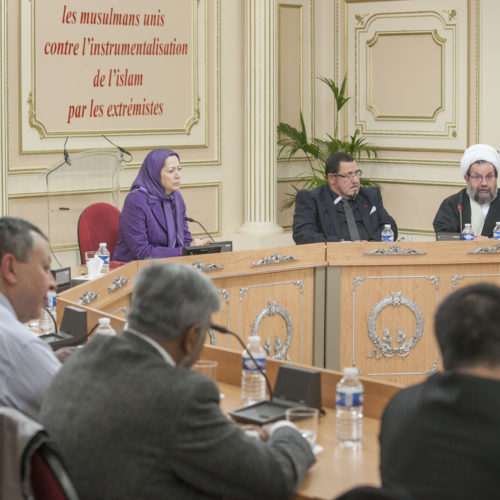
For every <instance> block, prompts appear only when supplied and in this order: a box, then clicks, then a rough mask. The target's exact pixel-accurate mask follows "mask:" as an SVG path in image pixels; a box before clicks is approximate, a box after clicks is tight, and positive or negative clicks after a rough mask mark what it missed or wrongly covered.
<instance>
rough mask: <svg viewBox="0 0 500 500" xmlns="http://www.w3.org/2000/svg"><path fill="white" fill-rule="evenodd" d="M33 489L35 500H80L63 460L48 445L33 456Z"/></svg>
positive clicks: (37, 450) (42, 446)
mask: <svg viewBox="0 0 500 500" xmlns="http://www.w3.org/2000/svg"><path fill="white" fill-rule="evenodd" d="M31 489H32V491H33V495H34V497H35V500H47V499H50V500H78V494H77V493H76V491H75V488H74V487H73V484H72V482H71V479H70V478H69V476H68V474H67V472H66V469H65V468H64V465H63V463H62V461H61V459H60V458H59V456H58V455H57V454H56V453H55V452H54V450H53V449H52V447H51V446H50V445H49V444H48V443H44V444H42V445H41V446H40V447H39V448H38V449H36V450H35V451H34V452H33V455H32V456H31Z"/></svg>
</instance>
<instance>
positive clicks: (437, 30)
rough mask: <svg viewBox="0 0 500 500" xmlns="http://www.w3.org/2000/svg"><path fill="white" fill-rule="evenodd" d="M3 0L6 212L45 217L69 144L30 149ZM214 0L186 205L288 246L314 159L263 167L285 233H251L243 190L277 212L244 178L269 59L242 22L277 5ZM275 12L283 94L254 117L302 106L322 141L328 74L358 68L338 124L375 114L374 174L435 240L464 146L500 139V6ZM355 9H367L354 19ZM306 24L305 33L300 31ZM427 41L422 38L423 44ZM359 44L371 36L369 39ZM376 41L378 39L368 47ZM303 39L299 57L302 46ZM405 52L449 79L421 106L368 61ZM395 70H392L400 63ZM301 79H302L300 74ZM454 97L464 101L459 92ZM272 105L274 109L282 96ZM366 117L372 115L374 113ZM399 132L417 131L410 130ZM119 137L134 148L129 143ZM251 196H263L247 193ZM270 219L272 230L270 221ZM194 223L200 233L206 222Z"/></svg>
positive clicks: (412, 231) (398, 5)
mask: <svg viewBox="0 0 500 500" xmlns="http://www.w3.org/2000/svg"><path fill="white" fill-rule="evenodd" d="M0 2H1V10H0V15H1V19H0V21H1V25H2V28H4V29H2V38H1V39H0V43H1V55H2V64H1V66H0V71H1V72H2V75H1V76H2V88H1V92H2V93H1V100H2V102H1V104H2V107H1V112H0V120H1V124H2V135H1V140H2V144H1V146H2V147H1V152H0V162H1V165H0V166H1V171H2V192H1V200H0V201H1V205H2V212H3V213H9V214H11V215H23V216H25V217H27V218H30V219H32V220H34V221H36V222H37V223H39V224H40V225H41V226H42V227H44V223H43V220H42V219H43V215H44V213H45V206H46V205H45V197H44V192H45V186H44V182H43V177H42V176H41V173H42V172H43V170H44V169H45V168H47V167H48V166H50V165H51V164H52V163H54V162H55V161H57V160H59V159H60V158H61V154H60V151H57V152H56V153H43V154H42V153H34V154H20V134H19V109H20V96H19V78H20V68H19V48H18V41H19V32H20V28H21V27H20V24H19V23H20V19H19V4H18V2H17V1H15V0H0ZM249 2H251V3H250V4H249ZM207 5H209V10H210V11H211V17H209V22H208V26H209V30H211V33H212V34H213V39H212V42H210V44H213V45H210V44H209V46H208V47H207V50H208V51H209V53H210V54H211V56H210V57H213V60H212V61H211V65H210V75H209V78H208V85H211V86H213V88H212V87H211V88H212V91H213V92H212V93H211V94H210V98H209V101H210V102H209V106H210V111H209V113H210V118H209V121H210V125H209V127H210V134H209V135H210V137H209V140H208V145H207V147H204V148H203V147H202V148H189V147H185V148H182V149H180V150H179V151H180V153H181V156H182V159H183V162H184V164H185V166H186V168H185V169H184V178H183V183H184V186H185V189H184V191H183V193H184V196H185V198H186V201H187V204H188V207H189V215H190V216H191V217H194V218H197V219H199V220H201V221H202V222H203V223H204V224H205V225H206V227H207V228H208V229H209V230H210V231H213V232H214V234H215V236H217V237H218V238H220V239H233V240H234V241H235V243H236V245H235V246H236V248H249V247H250V248H251V247H265V246H272V245H273V243H276V244H278V243H279V244H286V243H287V242H291V236H290V233H289V229H290V225H291V219H292V213H293V212H292V211H291V210H288V211H283V212H282V211H280V210H279V207H280V206H281V204H282V201H283V193H285V192H286V191H288V190H289V184H290V182H293V179H295V178H296V177H297V176H298V175H300V174H301V173H302V172H304V171H305V162H304V160H303V159H300V158H299V159H297V160H295V161H292V162H290V163H289V164H288V163H287V162H285V161H283V160H280V161H277V160H276V159H275V160H273V161H271V162H270V165H266V166H265V168H263V169H262V171H260V172H259V175H270V176H276V177H277V186H276V189H277V198H276V205H277V206H278V210H277V212H276V220H277V222H278V223H279V224H280V225H281V226H282V227H284V228H285V233H284V234H279V232H275V230H274V226H273V221H272V217H271V219H270V220H269V222H267V220H266V221H265V224H263V233H265V232H266V231H267V230H268V229H269V228H271V229H272V230H271V231H270V232H271V233H272V232H273V231H274V232H275V234H271V235H267V236H266V237H265V238H264V237H259V235H258V234H257V235H255V234H251V235H250V236H249V235H245V234H243V233H244V231H242V228H244V227H245V225H247V226H248V223H249V222H250V225H253V226H254V229H255V227H257V228H258V227H259V224H261V222H260V221H258V220H253V219H252V220H248V219H249V218H250V219H251V218H252V216H251V215H250V216H249V214H252V213H254V212H256V213H257V212H258V210H253V211H252V210H249V208H248V205H247V208H245V200H247V202H249V203H250V204H253V207H250V208H251V209H254V208H255V207H257V208H259V207H260V206H262V207H263V208H265V209H266V210H268V209H269V207H268V206H267V205H266V204H265V203H264V202H263V200H262V197H263V196H265V194H264V193H261V192H259V189H257V186H256V185H255V186H253V185H249V184H251V183H253V182H256V181H255V180H253V179H252V177H251V176H248V175H245V166H247V167H248V165H250V164H251V162H250V160H249V157H250V156H249V155H250V153H249V151H250V150H252V148H253V150H255V148H258V147H259V144H256V143H255V139H252V138H249V134H248V131H246V130H245V126H246V125H245V123H246V119H245V117H248V116H249V114H251V113H253V112H254V111H255V110H254V109H252V108H251V106H252V105H250V107H249V102H251V101H250V100H248V96H249V95H250V94H251V93H252V92H254V91H255V90H256V89H255V88H254V87H252V83H251V82H249V78H248V76H251V75H248V68H255V67H258V65H259V64H260V62H261V61H260V60H259V59H256V60H251V61H249V58H251V57H253V56H252V55H251V50H250V49H252V48H253V47H252V46H251V45H250V44H251V43H252V42H250V41H249V37H248V36H247V35H245V29H248V24H246V23H245V20H246V16H247V18H248V16H255V17H257V15H259V14H255V13H253V12H254V11H252V10H251V9H248V10H247V9H246V7H247V6H249V5H251V6H256V7H258V8H260V9H262V8H266V7H265V6H266V2H263V0H245V1H243V0H241V1H237V2H235V1H234V0H220V1H216V0H213V1H210V2H208V3H207ZM275 8H276V10H275V13H274V16H273V15H269V12H268V13H267V14H266V15H267V17H263V19H265V21H264V24H266V23H269V24H268V25H266V26H264V27H263V29H264V32H265V33H267V34H268V35H269V34H272V36H273V37H274V44H275V45H274V47H275V50H276V53H275V55H276V57H275V64H276V68H275V71H272V70H271V71H270V70H267V71H270V73H269V74H270V76H271V77H273V78H275V84H276V91H275V94H274V96H273V95H271V94H269V95H267V97H268V98H269V99H275V101H276V106H275V108H274V109H275V110H276V116H275V117H274V120H267V121H266V119H265V117H260V116H259V120H260V119H261V118H262V120H261V121H262V123H261V124H260V125H259V124H258V125H257V126H258V127H264V126H266V127H267V126H271V125H270V124H273V126H275V125H276V124H277V122H278V119H286V120H288V121H293V120H294V116H295V117H296V118H295V120H297V118H298V111H299V110H300V109H302V111H303V113H304V117H305V120H306V126H307V127H308V130H309V132H310V133H311V132H312V133H314V134H315V135H316V136H320V137H321V136H324V134H325V133H326V132H329V133H331V132H332V130H333V105H332V99H331V95H330V92H329V90H328V89H327V88H326V86H325V85H324V84H322V83H321V82H319V81H318V80H317V77H318V76H326V77H329V78H333V79H335V80H336V81H340V80H341V79H342V77H343V75H344V73H347V75H348V79H349V94H350V95H352V96H356V93H358V95H357V96H356V98H353V99H352V100H351V101H350V102H349V104H348V106H347V107H346V113H345V114H344V115H343V116H342V123H341V126H342V127H343V129H344V130H345V132H346V133H350V134H352V133H353V132H354V130H355V128H356V127H358V126H359V123H360V120H361V122H363V121H365V122H366V123H367V124H368V125H367V126H366V127H367V130H368V133H367V137H368V139H369V141H370V142H372V143H373V144H375V145H377V146H380V147H381V150H380V152H379V157H378V159H377V160H376V161H371V162H367V161H363V162H362V168H363V170H364V171H365V172H366V174H367V175H368V176H369V177H370V178H372V179H375V180H377V181H379V182H380V184H381V187H382V189H383V194H384V200H385V204H386V205H387V207H388V208H389V210H390V211H391V213H393V214H394V216H395V218H396V219H397V221H398V225H399V226H400V228H401V229H402V231H403V233H406V234H408V235H410V236H415V237H417V238H418V239H425V238H432V236H433V234H432V218H433V216H434V213H435V210H436V209H437V207H438V205H439V203H440V201H441V200H442V199H443V198H444V197H445V196H448V195H449V194H451V193H453V192H455V191H456V190H458V189H459V188H460V187H461V186H462V185H463V180H462V179H461V176H460V172H459V168H458V161H459V159H460V156H461V151H462V150H463V148H464V147H466V146H467V145H468V144H470V143H474V142H486V143H490V144H492V145H494V146H500V138H498V135H497V131H496V129H497V123H496V122H497V117H498V116H499V112H500V102H499V98H498V90H497V88H498V81H499V77H500V74H499V72H500V69H499V66H498V64H496V48H497V47H498V46H499V42H500V40H499V37H500V34H499V33H498V28H497V23H496V19H498V18H499V14H500V6H499V3H498V2H496V1H494V0H482V1H480V0H442V1H440V2H439V3H436V2H435V1H433V0H421V1H420V0H419V1H415V0H391V1H378V2H373V1H368V0H367V1H359V0H356V1H354V0H353V1H348V0H289V1H287V2H284V1H283V2H281V1H279V0H276V2H275ZM416 11H418V12H430V14H429V15H428V16H427V17H425V16H423V17H422V16H420V19H419V20H417V21H415V15H414V14H412V13H414V12H416ZM453 11H455V13H454V14H453ZM381 12H385V13H387V12H389V13H392V14H391V15H390V16H388V18H387V19H386V20H383V22H382V21H377V13H381ZM356 14H359V16H360V17H358V18H356ZM360 19H361V20H360ZM370 19H372V20H371V21H370ZM272 23H274V25H271V24H272ZM369 23H372V24H370V25H369V27H368V28H367V30H366V33H367V34H366V36H365V33H362V31H363V29H364V25H365V24H367V25H368V24H369ZM377 23H379V24H378V25H377ZM298 26H300V33H298V32H297V31H298V29H297V27H298ZM409 27H411V29H412V30H414V31H418V32H419V33H420V35H416V36H413V37H412V38H407V39H406V40H405V41H408V43H407V44H406V46H405V47H406V48H405V47H403V46H402V44H393V45H391V43H390V36H387V35H385V38H383V37H382V40H383V42H384V43H380V44H378V39H374V38H373V35H374V33H369V30H370V29H372V30H373V31H374V32H377V31H379V32H381V33H382V32H383V33H386V32H396V33H403V32H405V30H407V29H409ZM476 34H477V36H476ZM364 36H365V38H363V37H364ZM374 40H375V43H374ZM419 40H421V41H422V44H421V45H420V46H419V45H418V43H419ZM360 41H361V42H363V45H359V42H360ZM367 42H368V43H367ZM253 43H256V44H257V43H259V41H258V40H257V41H256V42H253ZM287 43H288V44H289V46H287V47H292V48H293V50H286V47H284V44H287ZM356 44H358V45H357V46H356ZM370 44H371V45H370ZM280 45H281V48H280ZM367 47H369V50H368V49H367ZM371 47H375V49H374V50H371ZM419 47H420V48H421V49H422V50H419ZM415 48H416V50H415ZM299 49H300V54H297V52H298V51H299ZM401 50H403V52H401ZM405 50H406V51H410V50H411V51H412V52H413V53H416V55H417V57H418V58H419V59H418V60H417V61H415V67H419V68H424V69H425V64H424V63H425V59H426V58H427V57H431V58H432V61H433V70H432V72H431V73H432V75H431V76H432V78H435V73H439V72H440V74H441V75H442V80H443V82H444V83H443V85H444V87H443V90H442V94H439V92H441V91H440V90H436V89H441V87H440V86H438V85H436V82H433V83H432V84H429V85H428V86H426V87H425V88H424V89H422V91H421V92H420V94H419V98H420V99H424V100H423V102H422V103H421V105H420V104H419V106H417V104H418V101H417V100H415V101H412V102H411V103H408V102H407V101H405V100H404V98H405V96H406V95H407V89H406V88H402V89H401V94H400V95H397V91H398V88H401V87H402V86H403V84H404V81H403V80H402V79H401V80H400V81H399V82H398V83H399V86H398V85H396V86H392V87H391V86H387V89H388V90H390V93H389V92H388V93H386V94H384V89H385V88H386V86H385V85H384V72H382V71H381V66H380V65H377V66H376V67H375V68H374V69H373V68H372V69H370V61H372V60H378V61H381V62H380V64H382V63H383V61H384V60H385V59H391V58H393V57H394V59H396V56H397V58H398V60H399V64H400V65H403V67H405V68H406V69H407V70H408V69H414V68H413V66H412V65H411V63H412V60H413V59H412V57H414V56H413V55H408V57H405V53H404V51H405ZM356 51H358V52H356ZM391 51H393V52H394V54H391ZM452 56H453V57H452ZM440 61H441V62H440ZM252 64H253V66H252ZM404 65H406V66H404ZM245 68H247V69H245ZM384 71H387V72H389V71H391V66H390V65H388V66H387V67H386V68H385V70H384ZM420 71H422V70H420ZM394 74H395V75H397V72H396V73H394ZM21 77H22V75H21ZM294 78H295V79H296V78H299V79H300V81H290V80H293V79H294ZM370 79H373V81H372V80H370ZM367 82H368V83H370V82H371V83H373V89H374V93H372V94H373V95H369V96H368V99H367V95H366V94H367V93H366V92H365V91H361V92H360V91H359V89H360V85H365V88H368V87H366V85H367ZM430 83H431V82H430ZM266 92H267V91H266ZM438 94H439V95H438ZM426 95H427V96H428V99H427V100H426V99H425V96H426ZM450 95H453V96H454V97H455V100H454V101H453V100H452V99H451V98H450ZM438 98H439V99H438ZM370 99H372V100H373V99H375V100H376V101H377V104H378V103H380V104H378V105H379V106H382V108H385V109H388V111H387V113H386V114H388V115H391V116H393V115H398V113H399V114H401V115H405V116H403V119H401V118H398V119H394V118H391V117H390V116H389V118H385V117H384V118H383V120H380V119H379V120H378V121H377V117H375V118H374V113H373V111H370V104H371V101H370ZM436 103H437V104H436ZM356 106H357V107H356ZM440 106H441V107H442V108H443V109H442V110H439V111H438V112H437V113H434V112H433V110H434V111H435V110H436V109H437V108H439V107H440ZM419 107H422V108H423V109H424V111H425V113H424V114H425V115H426V116H427V115H429V113H430V112H429V109H431V108H432V109H431V111H432V114H433V116H431V118H429V117H427V118H425V117H424V119H422V117H420V118H419V116H418V113H416V111H415V109H417V108H419ZM389 108H390V109H389ZM269 109H273V108H272V106H271V108H269ZM7 112H8V114H7ZM258 113H262V110H259V111H258ZM382 114H384V113H382ZM434 115H436V116H434ZM365 118H366V119H367V120H368V119H369V120H371V121H370V123H368V121H366V120H365ZM398 120H399V121H398ZM264 121H265V123H264ZM296 123H297V122H296ZM443 123H445V125H443ZM449 123H451V125H449ZM446 124H448V125H446ZM405 127H406V128H405ZM401 130H403V131H405V130H406V132H405V133H404V134H400V133H399V132H400V131H401ZM408 130H410V132H409V133H408V132H407V131H408ZM370 131H371V132H370ZM412 131H413V132H412ZM443 131H444V132H443ZM423 138H424V139H423ZM252 141H253V142H252ZM70 144H71V142H70ZM120 145H122V146H123V147H127V146H128V144H127V142H126V141H125V142H120ZM166 146H168V144H166ZM276 151H277V148H276ZM72 153H74V151H72ZM146 153H147V150H146V149H141V148H140V147H138V148H137V147H136V148H135V149H133V155H134V160H133V162H132V163H131V164H127V165H126V166H124V167H123V169H122V172H121V194H122V200H123V198H124V196H125V194H126V192H127V190H128V186H129V185H130V183H131V182H132V180H133V179H134V177H135V175H136V173H137V169H138V167H139V166H140V163H141V162H142V159H143V158H144V156H145V154H146ZM252 154H253V153H252ZM265 161H267V160H265ZM257 168H260V166H258V167H257ZM247 174H248V172H247ZM267 188H268V186H266V189H267ZM271 189H272V186H271ZM72 193H74V195H73V198H72ZM77 193H78V186H68V189H67V193H63V194H64V195H65V196H66V195H67V196H68V197H69V198H70V199H74V200H75V203H76V200H77V199H78V203H85V200H86V199H88V201H89V203H90V202H92V201H94V200H95V199H96V194H95V192H94V191H92V190H91V191H89V192H83V193H78V194H77ZM251 196H253V197H254V198H255V199H250V200H249V198H250V197H251ZM259 197H260V198H261V199H259ZM264 201H265V200H264ZM271 209H272V203H271ZM266 224H267V226H268V227H267V228H265V227H264V226H266ZM192 230H193V232H195V233H199V232H200V230H199V228H197V227H196V226H193V227H192ZM56 251H57V254H58V257H59V258H60V260H61V261H62V262H63V263H69V264H71V263H75V262H76V228H74V233H73V234H72V233H71V230H68V240H67V242H66V243H65V244H64V245H61V246H60V248H57V249H56Z"/></svg>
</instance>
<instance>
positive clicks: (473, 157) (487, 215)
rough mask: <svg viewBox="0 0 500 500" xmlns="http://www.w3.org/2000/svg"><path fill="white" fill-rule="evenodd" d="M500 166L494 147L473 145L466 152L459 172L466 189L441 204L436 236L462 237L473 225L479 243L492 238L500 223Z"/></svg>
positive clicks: (435, 219)
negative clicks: (499, 191)
mask: <svg viewBox="0 0 500 500" xmlns="http://www.w3.org/2000/svg"><path fill="white" fill-rule="evenodd" d="M499 166H500V158H499V156H498V152H497V151H496V150H495V149H494V148H492V147H491V146H488V145H486V144H474V145H473V146H471V147H469V148H467V149H466V150H465V152H464V155H463V156H462V160H461V161H460V168H461V170H462V175H463V176H464V179H465V182H466V183H467V187H466V188H465V189H462V190H461V191H459V192H458V193H456V194H454V195H452V196H450V197H448V198H446V199H445V200H444V201H443V202H442V203H441V206H440V207H439V210H438V211H437V214H436V217H434V222H433V225H434V231H436V233H461V232H462V230H463V228H464V224H469V223H470V224H471V225H472V229H473V230H474V234H475V235H476V239H477V238H480V236H482V237H484V238H491V237H492V236H493V228H494V227H495V224H496V222H497V221H500V199H499V198H498V189H497V178H498V167H499Z"/></svg>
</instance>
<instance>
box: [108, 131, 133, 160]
mask: <svg viewBox="0 0 500 500" xmlns="http://www.w3.org/2000/svg"><path fill="white" fill-rule="evenodd" d="M101 136H102V137H104V139H106V140H107V141H108V142H109V143H110V144H113V146H114V147H115V148H117V149H118V151H120V153H122V154H121V155H120V156H121V160H122V161H125V160H123V155H124V154H126V155H128V156H129V159H128V160H127V162H129V161H132V158H133V157H132V154H131V153H129V152H128V151H127V150H126V149H125V148H122V147H121V146H118V144H115V143H114V142H113V141H111V140H110V139H108V138H107V137H106V136H105V135H104V134H101Z"/></svg>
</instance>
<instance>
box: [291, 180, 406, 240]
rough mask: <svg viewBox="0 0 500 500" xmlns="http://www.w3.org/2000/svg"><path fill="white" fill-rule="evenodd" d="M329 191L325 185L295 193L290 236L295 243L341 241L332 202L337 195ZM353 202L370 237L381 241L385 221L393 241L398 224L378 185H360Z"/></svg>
mask: <svg viewBox="0 0 500 500" xmlns="http://www.w3.org/2000/svg"><path fill="white" fill-rule="evenodd" d="M330 193H331V190H330V188H329V187H328V185H324V186H320V187H318V188H316V189H313V190H312V191H299V192H298V193H297V197H296V199H295V215H294V217H293V240H294V241H295V243H297V245H301V244H304V243H318V242H321V241H341V236H340V225H339V220H338V215H337V209H336V208H335V204H334V203H333V201H334V199H335V197H336V196H335V194H334V196H332V195H331V194H330ZM356 203H357V205H358V208H359V211H360V213H361V217H362V219H363V224H364V226H365V228H366V231H367V233H368V235H369V238H368V239H369V240H376V241H380V234H381V233H382V230H383V229H384V224H390V225H391V227H392V230H393V231H394V241H396V239H397V237H398V228H397V226H396V222H395V221H394V219H393V218H392V217H391V216H390V215H389V214H388V213H387V211H386V210H385V208H384V205H383V203H382V196H381V194H380V189H378V188H377V187H370V188H363V187H362V188H361V189H360V190H359V194H358V196H357V198H356Z"/></svg>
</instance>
